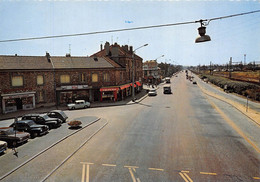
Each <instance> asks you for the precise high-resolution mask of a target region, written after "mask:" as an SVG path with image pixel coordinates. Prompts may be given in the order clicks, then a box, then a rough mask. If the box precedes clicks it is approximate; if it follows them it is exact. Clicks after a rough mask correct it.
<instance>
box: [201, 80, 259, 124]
mask: <svg viewBox="0 0 260 182" xmlns="http://www.w3.org/2000/svg"><path fill="white" fill-rule="evenodd" d="M198 86H199V88H200V89H201V91H202V92H203V93H204V94H206V95H208V96H210V97H213V98H215V99H218V100H221V101H223V102H225V103H226V104H229V105H231V106H232V107H234V108H235V109H237V110H238V111H239V112H241V113H242V114H244V115H245V116H247V117H248V118H249V119H250V120H252V121H253V122H254V123H255V124H257V125H258V126H260V122H259V121H257V120H256V119H254V117H252V116H250V115H249V114H248V113H245V112H244V111H242V110H241V109H240V108H239V107H237V106H235V104H234V103H236V104H238V105H239V106H241V107H242V106H243V105H242V104H240V103H237V102H235V101H232V100H230V99H226V98H225V99H223V98H221V96H219V97H220V98H219V97H216V96H214V94H213V93H212V92H210V91H208V90H206V89H204V88H202V86H201V85H200V84H198ZM216 95H217V94H216ZM253 111H254V112H255V113H256V114H258V112H257V111H255V110H253ZM252 114H253V115H255V114H254V113H251V115H252Z"/></svg>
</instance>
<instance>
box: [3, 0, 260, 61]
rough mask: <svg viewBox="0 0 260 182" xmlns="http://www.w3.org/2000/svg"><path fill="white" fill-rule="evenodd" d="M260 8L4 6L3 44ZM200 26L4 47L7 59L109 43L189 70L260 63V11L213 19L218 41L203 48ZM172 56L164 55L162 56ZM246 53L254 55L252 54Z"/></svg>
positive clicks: (201, 3) (11, 2)
mask: <svg viewBox="0 0 260 182" xmlns="http://www.w3.org/2000/svg"><path fill="white" fill-rule="evenodd" d="M255 10H260V1H259V0H258V1H257V0H255V1H253V0H233V1H226V0H211V1H210V0H185V1H184V0H161V1H159V0H89V1H85V0H77V1H72V0H56V1H54V0H41V1H40V0H33V1H32V0H24V1H23V0H0V19H1V21H0V41H1V40H9V39H19V38H28V37H42V36H52V35H63V34H78V33H88V32H96V31H107V30H114V29H125V28H134V27H140V26H153V25H162V24H173V23H181V22H195V21H197V20H200V19H211V18H216V17H222V16H228V15H232V14H239V13H244V12H249V11H255ZM198 27H200V24H199V23H192V24H185V25H178V26H168V27H160V28H151V29H143V30H133V31H124V32H113V33H104V34H94V35H85V36H77V37H63V38H53V39H42V40H29V41H16V42H0V55H15V54H18V55H23V56H44V55H45V53H46V51H47V52H49V53H50V55H51V56H65V55H66V53H69V52H70V53H71V55H72V56H90V55H92V54H94V53H96V52H98V51H99V50H100V44H103V45H104V44H105V42H109V43H110V44H111V43H115V42H117V43H118V44H120V45H130V46H133V48H134V49H136V48H138V47H140V46H142V45H144V44H148V46H146V47H142V48H140V49H138V50H136V54H137V55H139V56H141V57H142V58H143V60H144V61H146V60H154V59H157V58H158V59H157V61H158V62H159V63H160V62H166V63H170V64H180V65H185V66H191V65H192V66H196V65H209V64H210V62H212V64H226V63H228V62H229V60H230V57H232V61H233V62H240V61H243V62H244V59H245V60H246V62H247V63H249V62H252V61H257V62H258V61H260V12H258V13H255V14H249V15H244V16H237V17H232V18H226V19H221V20H214V21H210V22H209V24H208V25H207V26H206V31H207V33H206V34H207V35H209V36H210V37H211V41H209V42H204V43H199V44H195V39H196V38H197V37H198V36H199V35H198V30H197V28H198ZM162 55H164V57H161V56H162ZM244 55H246V56H244Z"/></svg>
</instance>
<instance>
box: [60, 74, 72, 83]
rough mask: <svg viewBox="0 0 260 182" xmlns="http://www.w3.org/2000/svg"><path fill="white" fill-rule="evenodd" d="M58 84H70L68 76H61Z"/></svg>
mask: <svg viewBox="0 0 260 182" xmlns="http://www.w3.org/2000/svg"><path fill="white" fill-rule="evenodd" d="M60 83H70V76H69V75H61V76H60Z"/></svg>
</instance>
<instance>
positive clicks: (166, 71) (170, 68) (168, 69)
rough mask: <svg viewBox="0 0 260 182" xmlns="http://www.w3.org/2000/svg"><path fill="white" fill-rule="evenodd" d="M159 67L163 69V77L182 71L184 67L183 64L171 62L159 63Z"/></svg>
mask: <svg viewBox="0 0 260 182" xmlns="http://www.w3.org/2000/svg"><path fill="white" fill-rule="evenodd" d="M158 67H159V68H160V69H161V73H160V75H161V76H163V77H170V76H172V75H173V74H174V73H176V72H178V71H180V70H182V69H183V67H182V66H181V65H172V64H169V63H163V62H162V63H159V64H158Z"/></svg>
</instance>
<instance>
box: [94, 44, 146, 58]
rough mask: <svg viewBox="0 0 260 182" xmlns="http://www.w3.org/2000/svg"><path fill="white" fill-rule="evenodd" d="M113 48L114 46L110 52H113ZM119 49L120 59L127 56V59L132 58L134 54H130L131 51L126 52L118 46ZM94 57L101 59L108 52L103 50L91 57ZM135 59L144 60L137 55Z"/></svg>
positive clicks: (110, 47)
mask: <svg viewBox="0 0 260 182" xmlns="http://www.w3.org/2000/svg"><path fill="white" fill-rule="evenodd" d="M112 47H113V45H110V46H109V50H110V51H111V50H112ZM117 47H118V54H119V56H120V57H123V56H126V57H130V58H132V54H131V53H130V52H129V51H125V50H124V49H123V48H122V47H120V46H117ZM93 56H98V57H101V56H106V50H105V49H102V50H100V51H98V52H97V53H95V54H93V55H91V56H90V57H93ZM135 58H136V59H142V58H141V57H140V56H138V55H136V54H135Z"/></svg>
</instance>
